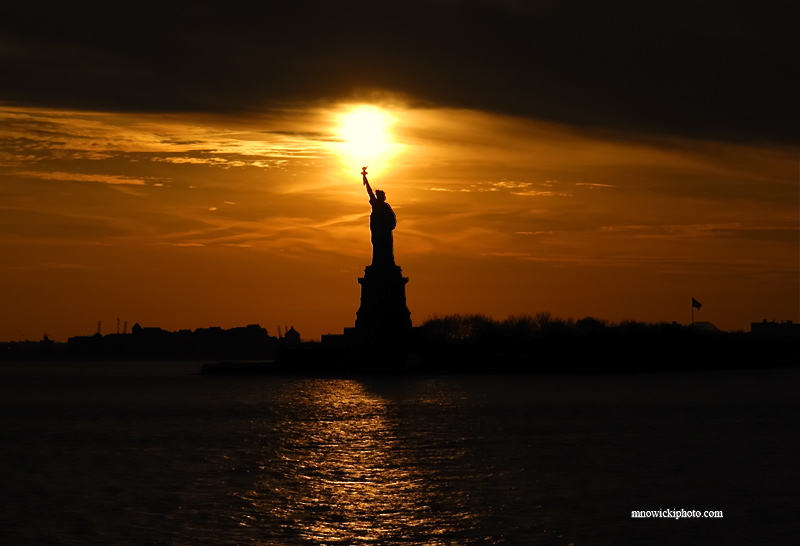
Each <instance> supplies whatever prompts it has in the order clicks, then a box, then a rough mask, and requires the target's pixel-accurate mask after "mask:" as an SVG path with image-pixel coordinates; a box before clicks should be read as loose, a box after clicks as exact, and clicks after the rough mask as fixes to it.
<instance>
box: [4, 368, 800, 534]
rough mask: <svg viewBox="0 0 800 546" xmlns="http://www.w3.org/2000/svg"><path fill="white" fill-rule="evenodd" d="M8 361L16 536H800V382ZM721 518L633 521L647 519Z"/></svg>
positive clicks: (7, 422)
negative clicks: (241, 371) (655, 514)
mask: <svg viewBox="0 0 800 546" xmlns="http://www.w3.org/2000/svg"><path fill="white" fill-rule="evenodd" d="M199 367H200V365H199V364H198V363H138V364H137V363H30V364H21V363H0V417H2V420H1V421H0V437H2V448H1V450H0V469H2V476H3V478H2V490H1V492H2V498H1V499H0V500H2V507H0V542H2V543H3V544H9V545H10V544H20V545H26V544H82V545H83V544H104V545H105V544H131V545H139V544H141V545H198V544H200V545H202V544H208V545H227V544H230V545H234V544H236V545H238V544H242V545H244V544H253V545H261V546H272V545H275V546H277V545H281V546H290V545H310V544H330V545H334V544H343V545H345V544H346V545H353V544H387V545H389V544H403V545H408V544H413V545H417V544H418V545H423V544H424V545H451V544H452V545H456V544H458V545H461V544H464V545H467V544H504V545H506V544H515V545H516V544H522V545H525V544H541V545H564V546H566V545H569V544H574V545H576V546H577V545H612V544H613V545H617V544H637V545H651V544H784V543H785V544H790V543H791V544H794V543H796V539H797V536H798V532H797V531H798V525H797V524H796V523H795V519H796V511H797V508H798V504H797V499H798V492H800V491H798V489H800V486H799V485H798V484H800V470H798V469H799V468H800V464H798V455H800V439H798V434H797V432H798V426H797V416H798V415H799V413H798V409H800V407H798V406H800V402H798V400H800V397H798V390H800V389H798V380H800V372H799V371H798V370H772V371H744V372H714V373H695V374H689V373H683V374H677V373H675V374H642V375H613V376H466V377H458V376H442V377H405V378H389V377H382V378H375V377H360V378H352V379H313V378H302V377H295V378H291V377H275V378H270V377H207V376H199V375H195V374H194V372H196V371H197V370H198V369H199ZM668 508H669V509H681V508H683V509H686V510H701V511H703V510H721V511H723V514H724V518H723V519H713V520H712V519H706V520H699V519H681V520H674V519H632V518H631V517H630V512H631V511H632V510H657V509H668Z"/></svg>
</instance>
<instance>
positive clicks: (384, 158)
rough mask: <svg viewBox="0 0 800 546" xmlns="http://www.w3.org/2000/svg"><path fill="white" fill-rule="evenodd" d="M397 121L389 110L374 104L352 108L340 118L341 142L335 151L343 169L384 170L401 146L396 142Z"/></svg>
mask: <svg viewBox="0 0 800 546" xmlns="http://www.w3.org/2000/svg"><path fill="white" fill-rule="evenodd" d="M395 121H396V118H395V117H394V116H393V115H392V114H391V113H389V111H387V110H385V109H383V108H380V107H377V106H371V105H359V106H355V107H349V108H348V109H347V110H345V111H344V112H342V113H340V114H338V116H337V126H336V129H335V132H336V137H337V140H338V142H336V144H335V147H334V149H335V151H336V153H337V155H338V156H339V158H340V160H341V162H342V163H343V166H344V167H345V168H347V169H352V168H353V166H363V165H372V166H373V167H372V168H371V170H370V173H371V174H372V173H374V172H378V171H385V169H386V167H387V166H388V162H389V161H390V160H391V159H392V157H394V156H396V155H397V153H398V152H399V151H400V150H401V148H402V146H401V145H400V144H398V143H397V142H395V141H394V135H393V133H392V126H393V125H394V124H395Z"/></svg>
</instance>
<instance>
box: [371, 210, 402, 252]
mask: <svg viewBox="0 0 800 546" xmlns="http://www.w3.org/2000/svg"><path fill="white" fill-rule="evenodd" d="M369 204H370V205H371V206H372V213H371V214H370V215H369V230H370V233H371V234H372V237H371V241H372V265H374V266H380V265H395V263H394V241H393V240H392V231H393V230H394V228H395V227H396V226H397V217H396V216H395V214H394V211H393V210H392V207H391V206H389V203H387V202H386V201H379V200H378V199H370V200H369Z"/></svg>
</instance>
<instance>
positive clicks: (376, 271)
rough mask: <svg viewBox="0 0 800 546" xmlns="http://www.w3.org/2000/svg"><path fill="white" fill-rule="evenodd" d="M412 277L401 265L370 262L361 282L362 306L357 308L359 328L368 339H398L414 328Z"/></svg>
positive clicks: (357, 325)
mask: <svg viewBox="0 0 800 546" xmlns="http://www.w3.org/2000/svg"><path fill="white" fill-rule="evenodd" d="M407 282H408V277H403V272H402V270H401V269H400V266H398V265H379V266H376V265H369V266H367V267H366V268H365V269H364V276H363V277H361V278H359V279H358V283H359V284H360V285H361V306H360V307H359V308H358V311H357V312H356V326H355V330H356V332H357V333H358V335H359V337H361V338H362V339H364V340H368V341H380V340H382V339H398V338H404V337H406V336H408V334H409V332H410V331H411V311H409V310H408V306H407V305H406V283H407Z"/></svg>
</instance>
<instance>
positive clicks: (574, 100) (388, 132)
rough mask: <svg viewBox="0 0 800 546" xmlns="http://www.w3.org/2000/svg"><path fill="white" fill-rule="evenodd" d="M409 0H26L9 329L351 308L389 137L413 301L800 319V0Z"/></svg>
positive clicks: (11, 173)
mask: <svg viewBox="0 0 800 546" xmlns="http://www.w3.org/2000/svg"><path fill="white" fill-rule="evenodd" d="M390 4H391V3H389V4H387V5H386V6H384V5H382V6H381V7H380V8H377V7H376V6H374V5H373V4H369V6H370V7H369V9H366V8H365V11H363V12H360V11H354V8H358V7H364V6H367V4H366V3H363V4H362V3H360V2H355V3H352V4H348V7H346V8H340V10H339V11H334V9H333V8H332V7H331V6H330V5H326V4H325V3H320V4H319V5H318V6H317V9H312V10H307V11H306V12H304V13H303V14H300V13H299V12H298V13H295V12H294V10H295V9H299V8H292V7H290V6H283V7H280V8H274V9H275V10H278V11H261V10H266V8H263V7H262V8H250V9H252V10H253V11H247V10H245V11H242V12H236V13H234V12H231V11H227V12H226V11H225V10H219V9H214V10H207V9H204V8H201V7H200V6H202V3H200V4H198V5H197V6H196V7H197V9H194V8H193V9H191V10H187V11H186V12H183V11H181V10H178V9H177V8H175V7H174V6H173V7H169V6H165V7H163V9H162V10H161V11H159V12H157V13H155V12H152V13H151V12H148V11H147V10H142V9H141V8H136V9H131V10H130V17H126V18H120V17H117V16H116V15H114V14H113V13H112V12H110V11H107V10H87V11H85V12H83V11H82V9H83V8H80V7H70V9H69V10H67V11H64V10H66V8H61V7H52V9H51V10H50V11H43V12H41V13H40V12H38V11H37V15H36V16H35V17H34V16H33V14H32V12H30V10H33V9H34V7H33V6H31V7H24V6H20V7H19V8H20V10H19V14H9V16H8V17H7V18H4V21H2V22H0V29H3V34H2V35H3V36H4V38H3V42H2V43H3V44H4V48H0V51H1V52H0V68H2V69H3V73H4V74H5V75H6V76H5V77H4V78H3V81H2V82H0V209H2V214H0V249H1V250H2V253H3V256H4V259H3V261H2V263H0V285H2V294H3V302H4V313H3V314H2V316H0V340H8V341H13V340H18V339H20V338H22V337H25V338H27V339H32V340H35V339H41V337H42V335H43V334H44V333H45V332H46V333H47V334H48V335H49V336H50V337H51V338H52V339H55V340H58V341H65V340H66V338H67V337H69V336H76V335H87V334H91V333H93V332H94V331H95V330H96V325H97V321H98V320H102V321H103V324H104V325H105V326H104V329H105V330H106V331H111V330H109V328H111V329H112V330H113V329H115V327H116V326H115V324H116V319H117V318H120V319H121V320H123V321H128V324H129V325H132V324H134V323H136V322H138V323H140V324H142V325H157V326H159V327H162V328H165V329H167V330H179V329H187V328H188V329H195V328H201V327H210V326H220V327H222V328H231V327H236V326H242V325H246V324H261V325H262V326H264V327H265V328H267V329H268V330H269V331H270V333H271V334H276V333H277V331H276V328H277V325H284V324H292V325H294V326H295V327H296V328H297V330H298V331H299V332H301V334H302V336H303V338H304V339H319V337H320V335H322V334H327V333H339V332H341V330H342V327H345V326H351V325H352V324H353V321H354V320H355V312H356V310H357V309H358V298H359V292H360V286H359V285H358V283H357V278H358V277H359V276H361V275H362V274H363V270H364V267H365V266H366V265H368V264H369V260H370V255H371V248H370V244H369V227H368V215H369V205H368V202H367V199H366V197H365V195H364V189H363V187H362V185H361V177H360V174H359V173H360V170H361V168H362V166H364V165H369V172H370V182H371V183H372V184H373V186H374V187H375V188H376V189H378V188H379V189H383V190H386V192H387V195H388V196H389V199H388V200H389V202H390V203H391V205H392V207H393V208H394V209H395V211H397V215H398V219H399V223H398V226H397V229H396V231H395V233H394V249H395V255H396V258H397V261H398V263H400V264H402V266H403V274H404V275H407V276H409V278H410V279H411V281H410V282H409V284H408V286H407V294H406V295H407V300H408V308H409V309H410V311H411V319H412V321H413V323H414V324H415V325H416V324H420V323H421V322H422V321H424V320H425V319H427V318H429V317H430V316H431V315H433V314H439V315H444V314H451V313H483V314H486V315H489V316H492V317H494V318H496V319H504V318H505V317H507V316H508V315H514V314H523V313H528V314H534V313H536V312H539V311H547V312H550V313H552V314H553V315H554V316H558V317H565V318H566V317H572V318H583V317H586V316H594V317H597V318H601V319H607V320H610V321H615V322H618V321H621V320H624V319H634V320H639V321H646V322H662V321H664V322H672V321H677V322H681V323H686V322H688V321H689V318H690V311H691V298H693V297H694V298H696V299H697V300H698V301H700V302H702V303H703V307H702V310H697V311H695V320H698V321H708V322H712V323H714V324H715V325H716V326H718V327H719V328H720V329H723V330H748V329H749V325H750V323H751V322H758V321H761V320H762V319H767V320H778V321H781V320H794V321H798V319H799V318H800V317H799V316H798V305H800V289H799V288H798V285H799V283H800V278H799V276H798V266H799V263H798V259H799V258H798V248H799V243H800V241H799V240H798V221H799V219H798V200H799V199H800V195H799V194H798V186H799V185H800V179H799V177H800V172H799V168H800V165H799V164H798V154H797V144H798V136H797V132H796V130H795V129H796V128H795V125H796V120H797V119H798V115H800V114H798V103H797V101H796V97H797V96H798V94H800V89H798V87H797V84H796V83H793V82H791V81H789V79H788V78H787V74H788V73H790V72H791V70H790V69H789V68H788V67H790V66H792V65H791V59H793V58H794V56H793V53H794V52H797V48H798V46H797V44H796V40H795V39H794V33H793V32H791V33H790V32H788V30H789V27H790V26H791V25H790V22H791V21H795V20H796V17H794V16H795V15H796V14H797V10H798V8H797V6H793V5H790V4H788V3H776V4H774V5H771V6H760V7H753V6H749V4H748V3H744V2H741V3H740V2H729V3H724V4H722V5H718V4H717V3H715V2H700V3H699V4H697V3H693V4H692V8H691V9H687V10H683V9H682V8H681V6H680V5H673V6H672V7H671V8H669V9H667V8H664V9H662V10H657V13H656V14H649V11H648V10H649V8H648V9H644V7H642V8H636V7H634V8H630V7H629V6H627V4H625V3H621V2H617V3H615V2H612V3H610V4H608V5H605V6H604V7H603V10H602V13H600V12H596V13H595V12H593V11H592V10H587V9H582V10H579V11H578V12H575V11H574V10H571V9H570V8H569V6H560V5H559V6H555V5H554V6H549V7H548V6H539V7H535V6H528V5H526V4H525V3H519V2H512V1H509V2H497V3H490V2H475V3H469V5H466V4H464V5H461V4H458V5H456V4H451V3H447V2H418V3H412V4H410V5H407V6H406V8H404V10H405V11H402V12H400V13H399V14H397V17H396V18H395V17H393V16H392V17H388V16H384V15H385V13H386V12H384V11H382V10H386V9H388V7H387V6H389V5H390ZM404 5H406V4H404ZM131 7H133V5H131ZM26 14H27V15H26ZM26 17H27V18H26ZM265 21H273V22H275V21H280V22H281V24H277V23H276V24H271V25H269V27H268V29H265V28H264V26H263V24H264V22H265ZM337 22H338V23H339V24H340V25H341V26H338V27H337V26H336V24H335V23H337ZM179 23H180V24H179ZM337 29H339V30H337ZM523 31H524V32H523ZM145 36H147V38H145ZM500 38H502V39H500Z"/></svg>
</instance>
